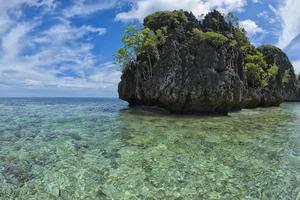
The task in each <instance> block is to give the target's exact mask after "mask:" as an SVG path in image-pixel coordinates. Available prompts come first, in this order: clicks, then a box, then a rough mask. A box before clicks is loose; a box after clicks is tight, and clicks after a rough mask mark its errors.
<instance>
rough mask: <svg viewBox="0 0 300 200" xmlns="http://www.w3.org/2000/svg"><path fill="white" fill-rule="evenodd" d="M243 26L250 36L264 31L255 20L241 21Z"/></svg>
mask: <svg viewBox="0 0 300 200" xmlns="http://www.w3.org/2000/svg"><path fill="white" fill-rule="evenodd" d="M240 25H241V27H243V28H244V29H245V30H246V32H247V33H248V35H249V36H253V35H256V34H257V33H263V32H264V30H263V29H262V28H261V27H259V26H258V25H257V24H256V23H255V22H254V21H252V20H250V19H247V20H244V21H241V22H240Z"/></svg>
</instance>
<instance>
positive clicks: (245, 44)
mask: <svg viewBox="0 0 300 200" xmlns="http://www.w3.org/2000/svg"><path fill="white" fill-rule="evenodd" d="M234 37H235V39H236V40H237V42H238V43H239V45H240V46H241V47H242V48H245V49H246V48H250V46H252V45H251V43H250V42H249V39H248V38H247V36H246V34H245V32H243V30H241V29H238V28H237V29H235V30H234Z"/></svg>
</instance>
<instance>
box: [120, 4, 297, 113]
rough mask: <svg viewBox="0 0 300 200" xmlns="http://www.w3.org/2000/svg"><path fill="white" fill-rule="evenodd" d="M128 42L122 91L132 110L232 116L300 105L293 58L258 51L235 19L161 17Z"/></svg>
mask: <svg viewBox="0 0 300 200" xmlns="http://www.w3.org/2000/svg"><path fill="white" fill-rule="evenodd" d="M123 43H124V47H123V48H121V49H120V50H119V52H118V54H117V55H116V59H117V61H118V62H119V63H120V64H121V66H122V72H123V74H122V77H121V82H120V83H119V89H118V90H119V97H120V98H121V99H122V100H125V101H127V102H129V105H130V106H137V105H145V106H158V107H161V108H165V109H167V110H168V111H170V112H172V113H178V114H226V113H228V112H230V111H235V110H240V109H242V108H256V107H269V106H279V105H280V104H281V103H282V102H283V101H297V100H300V89H299V88H300V86H299V85H300V84H299V80H298V78H297V77H296V75H295V72H294V69H293V66H292V64H291V62H290V61H289V58H288V57H287V55H286V54H285V53H284V52H283V51H282V50H280V49H279V48H277V47H275V46H270V45H263V46H261V47H259V48H256V47H255V46H254V45H252V44H251V43H250V41H249V39H248V38H247V36H246V32H245V30H244V29H243V28H240V27H239V25H238V20H237V19H236V18H235V17H234V16H233V15H232V14H229V15H227V16H224V15H222V14H221V13H220V12H218V11H212V12H210V13H208V14H207V15H206V16H204V17H202V19H197V18H196V17H195V16H194V15H193V14H192V13H189V12H185V11H182V10H180V11H173V12H169V11H165V12H156V13H154V14H152V15H150V16H148V17H146V18H145V20H144V27H143V28H141V29H140V30H138V29H137V28H136V27H134V26H133V27H129V28H128V29H127V30H126V34H125V36H124V38H123Z"/></svg>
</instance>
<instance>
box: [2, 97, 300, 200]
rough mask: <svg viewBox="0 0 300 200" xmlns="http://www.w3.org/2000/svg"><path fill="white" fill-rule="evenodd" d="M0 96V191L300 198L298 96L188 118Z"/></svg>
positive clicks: (17, 195)
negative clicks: (223, 114) (275, 104)
mask: <svg viewBox="0 0 300 200" xmlns="http://www.w3.org/2000/svg"><path fill="white" fill-rule="evenodd" d="M126 108H127V104H126V103H124V102H122V101H119V100H116V99H0V199H5V200H7V199H24V200H29V199H101V200H102V199H104V200H105V199H148V200H150V199H153V200H154V199H177V200H181V199H249V200H250V199H276V200H277V199H293V200H296V199H297V200H298V199H300V104H299V103H285V104H283V105H282V106H281V107H279V108H267V109H262V108H260V109H254V110H243V111H241V112H237V113H232V114H230V115H229V116H228V117H196V116H193V117H191V116H190V117H187V116H181V117H180V116H168V115H163V114H154V113H153V112H150V111H141V110H126Z"/></svg>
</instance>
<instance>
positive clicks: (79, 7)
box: [63, 0, 117, 17]
mask: <svg viewBox="0 0 300 200" xmlns="http://www.w3.org/2000/svg"><path fill="white" fill-rule="evenodd" d="M116 2H117V1H116V0H95V1H87V0H78V1H75V2H74V5H72V6H71V7H69V8H66V9H64V10H63V14H64V16H65V17H74V16H88V15H91V14H93V13H95V12H97V11H101V10H106V9H111V8H113V7H114V6H115V4H116Z"/></svg>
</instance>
